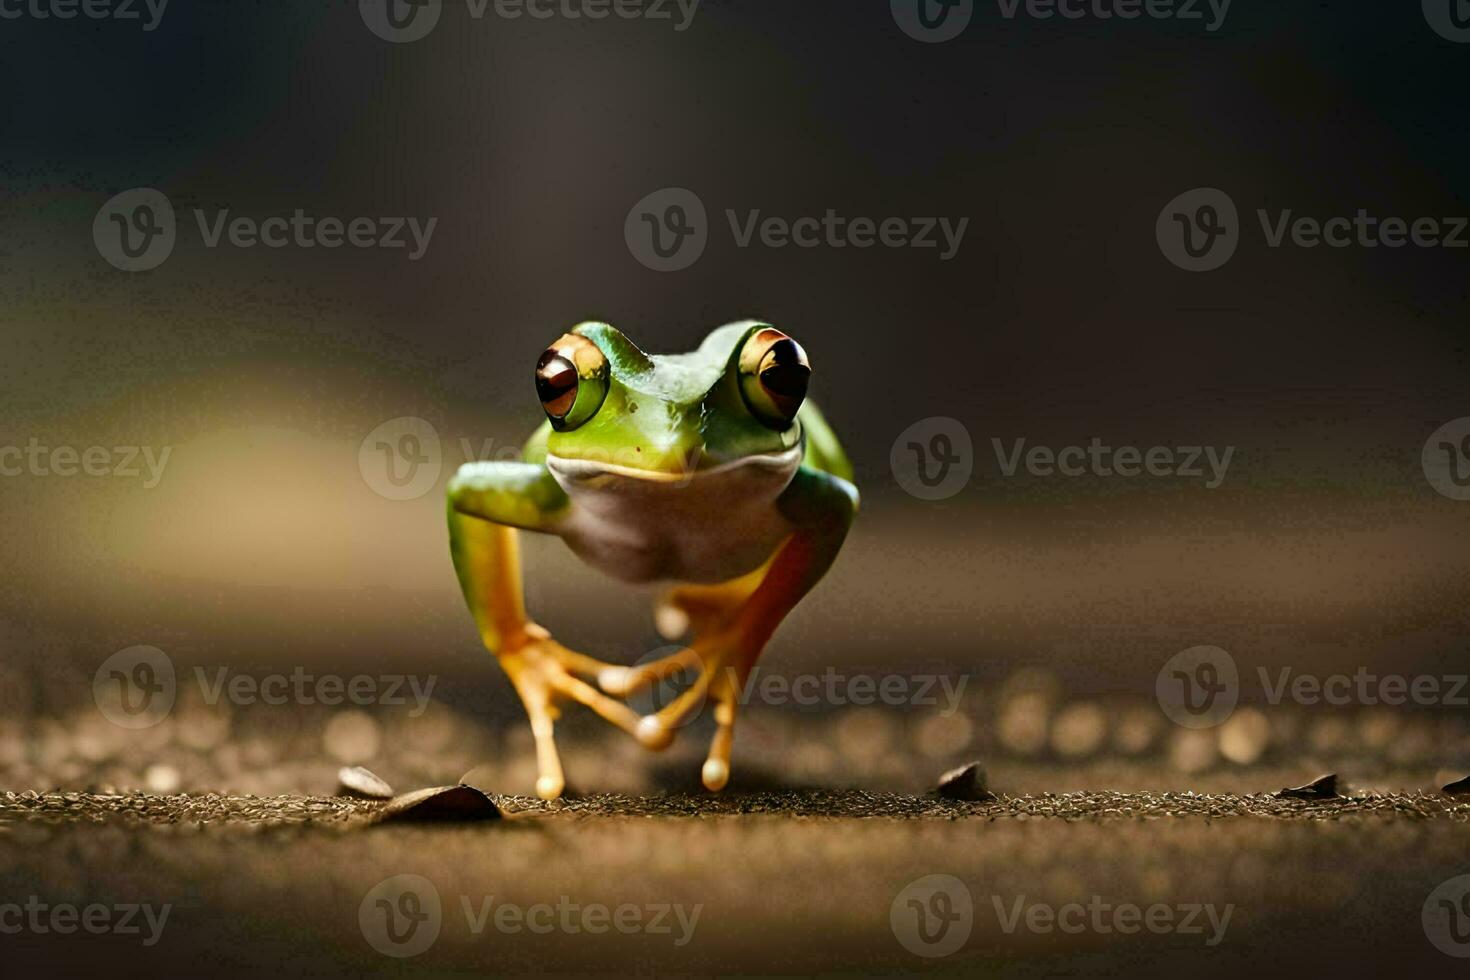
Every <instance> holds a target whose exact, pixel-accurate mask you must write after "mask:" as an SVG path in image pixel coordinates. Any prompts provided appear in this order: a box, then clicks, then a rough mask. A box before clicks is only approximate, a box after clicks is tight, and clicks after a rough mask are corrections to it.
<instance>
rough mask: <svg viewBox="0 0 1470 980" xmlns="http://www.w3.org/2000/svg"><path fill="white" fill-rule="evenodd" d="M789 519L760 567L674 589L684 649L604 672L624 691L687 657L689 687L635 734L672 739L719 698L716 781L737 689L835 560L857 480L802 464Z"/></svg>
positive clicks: (708, 780)
mask: <svg viewBox="0 0 1470 980" xmlns="http://www.w3.org/2000/svg"><path fill="white" fill-rule="evenodd" d="M777 506H778V507H779V508H780V511H781V513H782V515H783V516H784V517H785V518H786V520H787V521H788V522H789V523H790V524H791V526H792V532H791V535H790V536H789V537H787V538H786V539H785V541H783V542H782V544H781V545H780V547H779V548H778V549H777V550H776V553H775V555H773V556H772V558H771V559H770V561H768V562H767V563H766V564H765V565H764V566H763V567H762V568H760V569H757V570H756V571H754V572H752V573H750V574H749V575H747V576H744V577H742V578H739V579H735V580H734V581H732V582H728V583H725V584H723V585H718V586H689V587H684V588H681V589H675V590H674V592H673V594H672V596H671V603H670V604H669V605H666V606H665V607H664V608H663V609H662V610H661V611H660V613H661V616H662V617H665V618H666V617H667V616H668V615H669V612H670V610H671V609H672V610H674V611H676V612H677V615H676V616H675V617H674V618H675V619H677V618H678V616H687V617H688V621H689V623H690V625H691V626H692V627H693V628H694V631H695V635H694V637H693V639H692V640H691V641H690V643H689V647H688V649H686V650H684V651H681V652H679V653H676V654H674V655H673V656H671V657H667V658H665V659H663V660H659V661H654V662H653V663H650V664H645V665H644V666H642V667H637V668H621V669H620V668H613V669H611V670H608V671H604V672H603V673H602V674H600V675H599V683H600V684H601V685H602V687H603V689H604V690H606V691H608V692H609V693H614V694H626V693H628V692H630V691H634V690H637V689H638V688H640V687H643V686H645V685H647V684H649V683H652V682H653V681H655V680H657V679H659V678H661V677H664V676H667V675H668V674H670V673H673V672H675V671H678V670H682V669H684V668H686V667H689V666H697V667H698V668H699V673H698V675H697V676H696V677H695V680H694V682H693V684H691V686H690V687H689V689H688V690H686V691H684V692H682V693H681V694H680V695H679V696H678V697H677V698H675V699H674V701H673V702H671V703H670V704H669V705H668V706H667V707H665V708H663V709H662V710H660V711H658V712H656V713H655V714H652V715H648V716H647V717H645V718H643V720H642V721H641V722H640V723H639V725H638V732H637V734H638V739H639V741H641V742H642V743H643V744H644V745H645V746H647V747H649V748H652V749H662V748H665V747H667V746H668V745H669V744H670V743H671V742H672V741H673V738H674V731H675V729H676V728H678V727H679V725H681V724H682V723H683V722H684V721H685V720H686V718H687V716H688V715H690V714H691V713H692V712H694V711H695V710H697V709H698V708H699V706H700V705H701V704H702V703H703V702H704V701H705V700H706V699H708V700H709V702H710V703H712V704H713V707H714V718H715V725H716V729H715V736H714V740H713V741H712V743H711V744H710V750H709V755H708V757H707V758H706V760H705V763H704V768H703V770H702V773H701V776H702V780H703V782H704V785H705V787H706V788H707V789H710V790H719V789H722V788H724V786H725V784H726V782H727V781H728V780H729V778H730V748H731V745H732V743H733V741H734V728H735V714H736V710H737V708H738V705H739V696H740V693H741V690H742V689H743V687H744V685H745V681H746V679H747V678H748V677H749V676H750V671H751V669H752V668H753V667H754V666H755V662H756V660H757V659H759V657H760V655H761V651H763V650H764V649H765V646H766V643H767V642H768V641H769V640H770V639H771V636H772V634H774V633H775V631H776V627H778V626H779V625H780V624H781V621H782V620H783V619H785V618H786V615H787V614H788V613H789V612H791V610H792V609H793V608H795V607H796V604H797V603H799V602H800V601H801V600H802V598H803V597H804V596H805V595H806V594H807V593H808V592H810V591H811V589H812V587H813V586H815V585H816V584H817V582H818V581H819V580H820V579H821V578H822V576H823V575H824V574H826V572H827V569H828V568H830V567H831V565H832V562H833V560H834V559H835V558H836V557H837V552H838V551H839V550H841V548H842V542H843V541H844V540H845V539H846V537H847V531H848V528H849V527H850V526H851V524H852V519H853V516H854V515H855V514H856V513H857V507H858V493H857V488H856V487H854V486H853V485H852V484H851V483H849V482H847V481H846V480H844V479H842V478H841V477H837V476H833V475H832V474H830V473H824V472H821V471H819V470H815V469H810V468H807V467H802V468H801V469H800V470H798V471H797V474H796V476H795V477H794V478H793V479H792V481H791V483H790V484H789V485H788V486H787V488H786V490H785V491H784V492H783V493H782V495H781V497H780V498H779V499H778V501H777Z"/></svg>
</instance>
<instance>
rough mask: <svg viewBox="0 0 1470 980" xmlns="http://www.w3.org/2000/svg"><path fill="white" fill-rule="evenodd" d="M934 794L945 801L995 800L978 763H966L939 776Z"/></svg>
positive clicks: (980, 801)
mask: <svg viewBox="0 0 1470 980" xmlns="http://www.w3.org/2000/svg"><path fill="white" fill-rule="evenodd" d="M935 792H937V793H938V794H939V795H940V796H942V797H944V798H945V799H946V800H966V801H968V802H971V803H983V802H985V801H987V800H993V799H995V796H994V795H993V794H992V793H991V792H990V787H989V786H987V785H986V780H985V770H984V769H983V768H981V766H980V763H978V762H969V763H966V764H965V765H963V766H960V767H959V768H957V769H951V770H950V771H949V772H947V773H945V774H944V775H943V776H940V777H939V786H938V787H937V788H936V789H935Z"/></svg>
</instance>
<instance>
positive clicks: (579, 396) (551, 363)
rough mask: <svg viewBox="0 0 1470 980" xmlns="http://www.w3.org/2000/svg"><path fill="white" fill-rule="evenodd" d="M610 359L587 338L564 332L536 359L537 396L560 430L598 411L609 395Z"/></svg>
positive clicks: (586, 418) (575, 425) (573, 425)
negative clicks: (608, 361) (608, 363)
mask: <svg viewBox="0 0 1470 980" xmlns="http://www.w3.org/2000/svg"><path fill="white" fill-rule="evenodd" d="M607 375H608V368H607V358H606V357H605V356H603V353H602V351H601V350H599V349H598V347H597V345H596V344H594V343H593V342H592V341H590V340H588V339H587V338H586V337H580V336H578V335H576V334H571V333H569V334H563V335H562V336H561V337H560V338H559V339H558V340H557V341H556V343H554V344H552V345H551V346H550V347H548V348H547V349H546V352H545V353H543V354H542V355H541V357H540V359H539V360H538V361H537V362H536V397H538V398H540V399H541V407H542V408H544V409H545V410H546V417H547V418H549V419H550V420H551V427H552V428H553V429H555V430H556V431H558V432H566V431H567V430H569V429H575V428H576V427H577V426H579V425H581V424H582V423H583V422H586V421H587V420H588V419H590V418H591V417H592V416H594V415H596V414H597V410H598V409H599V408H601V407H602V400H603V399H604V398H606V397H607Z"/></svg>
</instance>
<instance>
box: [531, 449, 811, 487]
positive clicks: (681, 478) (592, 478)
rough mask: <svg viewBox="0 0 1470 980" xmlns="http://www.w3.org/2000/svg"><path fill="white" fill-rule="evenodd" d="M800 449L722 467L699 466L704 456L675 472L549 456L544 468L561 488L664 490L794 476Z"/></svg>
mask: <svg viewBox="0 0 1470 980" xmlns="http://www.w3.org/2000/svg"><path fill="white" fill-rule="evenodd" d="M802 452H803V449H802V446H801V445H800V444H799V443H798V444H797V445H795V446H792V447H791V448H790V449H783V450H781V451H779V452H774V453H757V454H755V455H752V456H742V457H740V458H739V459H732V460H730V461H728V462H724V463H716V464H715V465H713V466H710V465H704V466H701V465H700V463H701V462H703V461H704V457H703V454H697V455H693V456H692V457H690V458H687V459H686V461H685V465H683V466H681V467H679V468H678V469H674V470H656V469H649V468H647V467H641V466H632V465H628V464H627V463H626V462H624V461H621V460H613V459H580V458H573V457H570V456H556V455H554V454H551V453H548V454H547V456H546V468H547V469H548V470H550V471H551V475H552V476H553V477H555V478H556V481H557V482H558V483H560V484H562V485H563V486H565V485H567V484H569V483H571V484H579V485H587V484H593V483H607V482H610V481H612V480H616V479H618V478H623V479H629V480H638V481H641V482H644V483H653V484H663V485H667V486H675V487H677V486H688V485H690V484H692V483H697V482H703V481H706V480H711V479H714V478H717V477H720V476H729V475H732V474H734V473H736V472H737V471H738V472H740V473H742V474H748V475H754V474H755V473H759V472H762V471H765V472H769V473H770V474H772V475H776V474H780V473H783V472H784V473H785V474H787V475H788V476H789V475H790V474H792V473H795V472H796V468H797V467H798V466H800V465H801V457H802Z"/></svg>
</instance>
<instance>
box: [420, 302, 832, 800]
mask: <svg viewBox="0 0 1470 980" xmlns="http://www.w3.org/2000/svg"><path fill="white" fill-rule="evenodd" d="M811 377H812V368H811V362H810V360H809V358H808V356H807V353H806V350H805V348H803V347H802V345H801V344H800V343H798V342H797V341H796V339H795V338H793V337H791V336H790V335H788V334H787V333H785V332H784V331H782V330H780V329H778V328H777V327H775V326H773V325H772V324H770V323H766V322H763V321H759V320H741V321H737V322H734V323H729V324H726V325H725V326H722V327H719V328H717V329H715V330H713V331H711V332H710V333H709V334H708V335H707V336H706V337H705V338H704V340H703V341H702V342H701V343H700V344H699V346H698V347H697V348H696V349H695V350H694V351H692V352H688V353H682V354H647V353H645V352H644V351H643V350H641V349H640V348H639V347H637V346H636V345H635V344H634V343H633V342H632V341H631V340H630V339H628V337H627V336H625V335H624V334H623V333H622V332H621V331H619V330H618V329H617V328H616V327H613V326H612V325H611V324H608V323H603V322H600V321H587V322H583V323H579V324H577V325H575V326H573V327H572V328H571V329H570V330H569V331H567V332H566V333H564V334H562V335H561V336H559V337H558V338H556V339H555V340H554V341H553V342H552V343H551V345H550V346H548V347H547V348H546V349H545V350H544V351H543V352H542V353H541V354H540V356H539V357H538V358H537V361H536V365H535V370H534V377H533V380H534V386H535V390H536V395H537V400H538V401H539V402H540V406H541V410H542V413H543V414H544V416H545V418H544V419H543V420H542V421H541V423H540V425H539V426H538V427H537V428H536V429H535V431H534V432H533V433H532V435H531V436H530V438H529V439H528V440H527V441H526V443H525V444H524V446H523V447H522V450H521V453H520V458H519V459H514V460H495V461H483V460H477V461H472V462H468V463H465V464H464V465H462V466H460V467H459V468H458V470H457V471H456V472H455V473H454V475H453V476H452V477H451V478H450V480H449V482H448V486H447V498H448V499H447V512H448V523H449V546H450V554H451V557H452V560H453V563H454V568H455V572H456V576H457V578H458V580H459V585H460V590H461V591H462V593H463V595H464V599H465V603H466V604H467V605H468V607H469V611H470V613H471V614H472V615H473V618H474V621H475V624H476V626H477V628H478V630H479V636H480V640H481V641H482V643H483V645H484V647H485V648H486V649H487V650H488V651H490V652H491V653H492V654H493V655H494V656H495V658H496V660H497V662H498V663H499V665H500V667H501V668H502V669H503V670H504V672H505V674H506V676H507V677H508V678H509V680H510V683H511V685H512V687H513V688H514V690H515V691H516V693H517V695H518V696H519V698H520V700H521V703H522V705H523V707H524V709H525V712H526V715H527V718H528V720H529V722H530V727H531V734H532V736H533V741H534V745H535V752H536V768H537V778H536V784H535V789H536V793H537V795H538V796H540V797H542V798H543V799H547V800H553V799H556V798H558V797H560V796H561V795H562V793H563V791H564V790H565V788H566V778H565V774H564V772H563V769H562V764H561V761H560V755H559V753H558V751H557V746H556V738H555V724H556V722H557V720H558V719H559V718H560V717H561V714H560V711H561V707H562V706H563V705H564V704H568V703H575V704H579V705H582V706H585V707H586V708H589V709H591V710H592V711H593V712H595V713H596V714H597V715H599V716H601V717H602V718H603V719H605V720H606V721H608V722H609V723H611V724H612V725H615V726H617V727H618V728H620V729H622V730H623V731H625V732H627V733H628V734H629V735H631V736H633V737H634V738H635V739H637V741H638V742H639V743H641V744H642V745H643V746H644V747H645V748H647V749H650V750H655V751H658V750H663V749H666V748H667V747H668V746H669V745H670V744H672V742H673V741H674V738H675V735H676V734H677V733H678V731H679V730H680V729H681V727H682V726H684V725H685V724H686V723H687V722H688V721H689V720H691V719H692V718H693V717H697V716H698V715H699V714H701V713H702V712H703V711H704V710H705V709H706V708H710V709H711V714H712V715H713V718H714V734H713V736H712V738H711V741H710V744H709V750H708V752H707V754H706V758H705V762H704V764H703V766H702V767H701V770H700V779H701V782H702V783H703V785H704V787H705V788H706V789H707V790H708V791H710V792H718V791H720V790H722V789H723V788H724V787H725V786H726V785H727V783H728V781H729V778H730V766H731V752H732V747H733V743H734V730H735V721H736V716H737V714H738V712H739V708H740V704H741V694H742V691H743V689H744V687H745V685H746V682H747V679H748V678H749V677H750V674H751V671H752V670H753V668H754V666H755V664H756V662H757V660H758V659H759V658H760V657H761V655H762V652H763V651H764V650H765V648H766V646H767V644H768V643H769V642H770V640H771V638H772V636H773V635H774V634H775V632H776V629H777V627H778V626H779V625H780V624H781V623H782V621H783V620H785V618H786V617H787V615H788V614H789V613H790V612H791V611H792V610H793V609H794V608H796V606H797V605H798V604H799V603H800V602H801V601H802V600H803V599H804V598H805V597H806V596H807V594H808V593H810V592H811V590H812V589H813V588H814V587H815V586H816V585H817V583H818V582H819V581H820V580H821V579H822V578H823V577H824V576H825V575H826V573H827V572H828V570H829V569H830V568H831V567H832V565H833V563H834V561H835V560H836V558H837V555H838V552H839V551H840V550H841V549H842V546H843V543H844V542H845V540H846V539H847V536H848V532H849V530H850V528H851V526H852V524H853V521H854V518H855V517H856V515H857V512H858V506H859V495H858V490H857V486H856V483H855V481H854V477H853V467H852V463H851V461H850V460H849V459H848V456H847V454H846V452H845V450H844V449H843V447H842V445H841V443H840V442H839V441H838V438H837V436H836V434H835V433H834V431H833V428H832V427H831V426H830V425H829V424H828V422H827V420H826V418H825V416H824V415H823V413H822V412H821V410H820V409H818V407H817V405H816V403H815V402H814V401H812V400H811V399H809V398H808V397H807V394H808V389H809V386H810V381H811ZM523 531H524V532H532V533H541V534H549V535H555V536H557V537H559V538H561V540H562V541H563V543H564V544H565V545H566V546H567V548H568V549H569V550H570V551H571V552H572V553H573V555H575V556H576V557H577V558H578V559H580V560H581V561H582V562H583V563H585V564H586V565H588V566H590V567H591V568H593V569H595V570H596V571H598V572H599V573H601V574H603V575H605V576H607V577H608V578H610V579H612V580H614V581H618V582H624V583H634V584H640V583H658V584H660V586H661V587H660V588H658V589H656V591H657V593H658V597H657V598H656V599H655V601H654V611H653V612H654V615H653V619H654V626H655V627H656V629H657V631H658V632H659V634H660V635H662V636H663V637H664V638H665V639H666V640H668V641H670V642H671V643H674V644H675V645H674V646H673V647H671V648H670V650H671V652H668V653H667V654H666V655H662V656H657V657H654V658H652V659H647V658H646V659H645V660H642V661H639V662H637V663H635V664H633V665H631V666H630V665H621V664H614V663H609V662H605V661H602V660H598V659H596V658H593V657H591V656H588V655H587V654H585V653H582V652H579V651H577V650H573V649H570V648H568V647H566V646H563V645H562V644H561V643H559V642H558V641H557V640H556V639H554V638H553V636H552V634H551V632H550V631H549V630H548V629H547V628H546V627H544V626H543V625H541V623H540V622H538V621H536V620H533V619H532V618H531V617H530V616H529V615H528V613H527V610H526V604H525V598H524V589H523V581H522V571H521V555H520V538H519V535H520V533H521V532H523ZM674 678H681V679H683V680H684V681H686V682H687V686H686V687H685V688H684V689H682V690H680V691H679V692H678V693H677V694H676V695H675V696H673V697H671V698H669V699H668V703H667V704H662V705H655V707H654V709H652V710H649V711H648V712H647V713H646V714H640V713H639V712H638V711H635V710H634V709H633V707H632V706H630V704H629V701H628V699H629V698H630V697H631V696H632V695H634V694H636V693H637V692H640V691H643V690H645V689H646V688H648V687H649V686H650V685H655V684H658V685H661V688H660V689H662V685H666V684H670V683H672V681H673V679H674Z"/></svg>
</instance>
